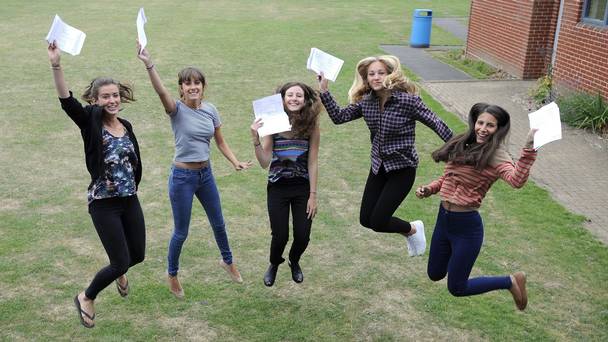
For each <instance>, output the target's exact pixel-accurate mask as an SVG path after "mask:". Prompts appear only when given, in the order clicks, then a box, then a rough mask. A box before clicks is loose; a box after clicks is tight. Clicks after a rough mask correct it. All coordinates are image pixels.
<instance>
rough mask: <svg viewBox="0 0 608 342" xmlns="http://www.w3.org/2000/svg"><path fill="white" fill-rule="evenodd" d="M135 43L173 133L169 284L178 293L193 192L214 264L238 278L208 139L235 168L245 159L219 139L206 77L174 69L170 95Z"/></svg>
mask: <svg viewBox="0 0 608 342" xmlns="http://www.w3.org/2000/svg"><path fill="white" fill-rule="evenodd" d="M137 48H138V50H137V51H140V52H139V54H138V58H139V59H141V60H142V62H144V64H145V66H146V69H147V70H148V75H149V76H150V81H151V82H152V86H153V87H154V90H155V91H156V93H157V94H158V96H159V97H160V101H161V102H162V104H163V107H164V108H165V112H166V113H167V115H169V118H170V119H171V128H172V129H173V133H174V136H175V157H174V160H173V165H172V167H171V175H170V176H169V198H170V200H171V208H172V210H173V221H174V225H175V226H174V230H173V235H172V237H171V241H170V243H169V256H168V264H169V267H168V270H167V273H168V281H169V289H170V291H171V293H173V294H174V295H175V296H176V297H178V298H182V297H184V290H183V288H182V286H181V284H180V282H179V280H178V279H177V272H178V269H179V256H180V254H181V249H182V246H183V244H184V242H185V240H186V238H187V237H188V229H189V226H190V216H191V214H192V198H193V197H194V196H195V195H196V197H197V198H198V200H199V201H200V203H201V204H202V206H203V208H204V209H205V212H206V213H207V218H208V219H209V223H210V224H211V227H212V229H213V234H214V236H215V241H216V243H217V245H218V248H219V249H220V252H221V255H222V259H220V261H219V265H220V266H221V267H222V268H224V269H225V270H226V272H228V274H229V275H230V277H231V278H232V280H233V281H235V282H238V283H241V282H242V281H243V280H242V278H241V275H240V273H239V271H238V270H237V268H236V265H235V263H234V262H233V260H232V252H231V250H230V246H229V244H228V235H227V233H226V227H225V224H224V218H223V215H222V207H221V204H220V197H219V193H218V190H217V186H216V183H215V179H214V178H213V173H212V172H211V164H210V163H209V143H210V141H211V139H212V138H215V142H216V144H217V147H218V148H219V150H220V151H221V152H222V154H223V155H224V156H225V157H226V159H228V161H230V163H231V164H232V165H233V166H234V169H235V170H237V171H240V170H244V169H247V168H249V167H250V166H251V161H247V162H241V161H239V160H238V159H237V158H236V157H235V156H234V153H232V150H231V149H230V147H229V146H228V143H227V142H226V140H225V139H224V137H223V135H222V132H221V130H220V127H221V122H220V117H219V114H218V112H217V109H216V108H215V107H214V106H213V105H212V104H210V103H208V102H206V101H203V94H204V91H205V87H206V82H205V76H204V75H203V73H202V72H201V71H200V70H199V69H197V68H193V67H188V68H185V69H183V70H182V71H180V72H179V74H178V84H179V93H180V100H175V99H173V98H172V97H171V95H170V94H169V92H168V91H167V89H166V88H165V87H164V85H163V83H162V81H161V80H160V76H159V75H158V72H157V71H156V68H155V67H154V63H152V59H151V57H150V54H149V53H148V51H147V50H146V49H141V46H140V45H139V44H138V46H137Z"/></svg>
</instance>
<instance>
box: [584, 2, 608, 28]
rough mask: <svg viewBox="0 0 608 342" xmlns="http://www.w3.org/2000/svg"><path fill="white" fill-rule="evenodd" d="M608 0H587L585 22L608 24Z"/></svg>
mask: <svg viewBox="0 0 608 342" xmlns="http://www.w3.org/2000/svg"><path fill="white" fill-rule="evenodd" d="M607 4H608V0H585V3H584V5H583V22H585V23H589V24H595V25H602V26H608V6H607Z"/></svg>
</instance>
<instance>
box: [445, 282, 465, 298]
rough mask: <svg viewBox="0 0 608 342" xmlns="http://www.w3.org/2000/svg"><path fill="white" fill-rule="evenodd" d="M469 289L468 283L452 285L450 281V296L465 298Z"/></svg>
mask: <svg viewBox="0 0 608 342" xmlns="http://www.w3.org/2000/svg"><path fill="white" fill-rule="evenodd" d="M466 289H467V283H466V282H465V283H450V282H449V281H448V291H450V294H451V295H452V296H454V297H462V296H465V295H466V293H465V291H466Z"/></svg>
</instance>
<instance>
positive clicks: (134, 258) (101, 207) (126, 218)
mask: <svg viewBox="0 0 608 342" xmlns="http://www.w3.org/2000/svg"><path fill="white" fill-rule="evenodd" d="M89 214H90V215H91V219H92V220H93V224H94V225H95V230H96V231H97V235H99V239H100V240H101V243H102V245H103V248H104V249H105V250H106V253H107V254H108V258H109V259H110V264H109V265H108V266H106V267H104V268H102V269H101V270H99V272H97V274H96V275H95V277H94V278H93V280H92V281H91V284H89V287H88V288H87V289H86V290H85V295H86V296H87V298H90V299H95V298H97V294H98V293H99V292H101V291H102V290H103V289H105V288H106V287H107V286H108V285H110V284H111V283H112V282H113V281H114V280H115V279H117V278H118V277H120V276H122V275H123V274H125V273H127V270H128V269H129V267H131V266H133V265H135V264H138V263H140V262H142V261H143V260H144V255H145V249H146V225H145V222H144V214H143V212H142V210H141V205H140V204H139V200H138V199H137V195H133V196H128V197H111V198H104V199H96V200H94V201H93V202H91V203H90V204H89Z"/></svg>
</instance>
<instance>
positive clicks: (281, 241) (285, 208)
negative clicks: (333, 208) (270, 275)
mask: <svg viewBox="0 0 608 342" xmlns="http://www.w3.org/2000/svg"><path fill="white" fill-rule="evenodd" d="M309 196H310V184H309V183H308V182H306V183H301V184H273V183H268V186H267V203H268V217H269V219H270V230H271V232H272V234H271V235H272V239H271V241H270V263H271V264H273V265H279V264H281V263H283V262H284V261H285V259H284V258H283V251H284V250H285V246H286V245H287V241H288V240H289V210H290V209H291V215H292V225H293V242H292V244H291V249H290V250H289V261H290V262H291V263H292V264H294V263H298V262H299V261H300V257H301V256H302V254H304V251H305V250H306V247H307V246H308V242H309V241H310V230H311V226H312V220H311V219H309V218H308V216H307V214H306V205H307V203H308V197H309Z"/></svg>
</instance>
